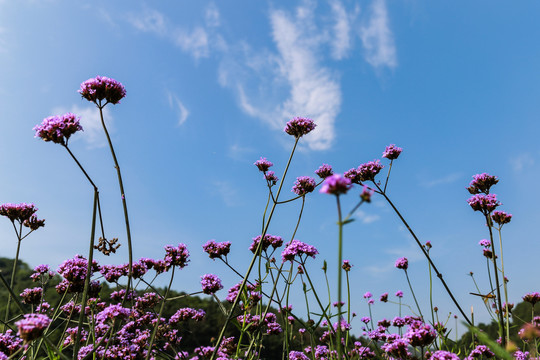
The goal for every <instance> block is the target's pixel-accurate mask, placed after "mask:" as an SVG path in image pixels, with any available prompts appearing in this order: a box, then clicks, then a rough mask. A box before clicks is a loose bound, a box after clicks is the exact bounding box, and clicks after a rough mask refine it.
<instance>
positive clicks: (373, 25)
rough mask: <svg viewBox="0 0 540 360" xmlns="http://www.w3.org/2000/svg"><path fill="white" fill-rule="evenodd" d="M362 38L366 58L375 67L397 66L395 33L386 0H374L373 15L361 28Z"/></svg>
mask: <svg viewBox="0 0 540 360" xmlns="http://www.w3.org/2000/svg"><path fill="white" fill-rule="evenodd" d="M360 38H361V39H362V44H363V46H364V51H365V58H366V61H367V62H368V63H370V64H371V65H372V66H373V67H375V68H381V67H384V66H386V67H388V68H394V67H396V66H397V54H396V46H395V44H394V35H393V33H392V31H391V30H390V20H389V19H388V10H387V9H386V2H385V0H373V3H372V5H371V16H370V18H369V20H368V21H367V25H364V26H362V27H361V28H360Z"/></svg>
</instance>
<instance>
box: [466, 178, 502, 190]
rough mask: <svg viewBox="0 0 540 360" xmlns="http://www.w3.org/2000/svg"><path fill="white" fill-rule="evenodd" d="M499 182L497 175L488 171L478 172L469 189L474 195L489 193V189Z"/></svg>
mask: <svg viewBox="0 0 540 360" xmlns="http://www.w3.org/2000/svg"><path fill="white" fill-rule="evenodd" d="M498 182H499V179H497V177H496V176H493V175H489V174H486V173H482V174H476V175H474V176H473V180H472V181H471V183H470V184H469V187H468V188H467V190H468V191H469V193H471V194H473V195H474V194H480V193H484V194H486V195H487V194H489V189H490V188H491V187H492V186H493V185H495V184H497V183H498Z"/></svg>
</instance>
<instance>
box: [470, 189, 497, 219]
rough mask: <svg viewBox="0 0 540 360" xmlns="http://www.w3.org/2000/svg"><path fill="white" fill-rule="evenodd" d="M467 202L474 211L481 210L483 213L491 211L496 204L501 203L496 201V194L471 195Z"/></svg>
mask: <svg viewBox="0 0 540 360" xmlns="http://www.w3.org/2000/svg"><path fill="white" fill-rule="evenodd" d="M467 202H468V203H469V205H470V206H471V208H472V209H473V210H474V211H481V212H482V213H483V214H484V215H487V214H489V213H491V212H492V211H493V210H495V209H496V208H497V206H499V205H501V203H500V202H499V201H497V195H495V194H488V195H485V194H477V195H473V196H471V197H470V198H469V200H467Z"/></svg>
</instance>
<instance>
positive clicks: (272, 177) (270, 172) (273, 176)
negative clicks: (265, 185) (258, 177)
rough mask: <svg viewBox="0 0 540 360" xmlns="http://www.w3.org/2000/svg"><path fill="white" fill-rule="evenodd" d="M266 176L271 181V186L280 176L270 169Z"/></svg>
mask: <svg viewBox="0 0 540 360" xmlns="http://www.w3.org/2000/svg"><path fill="white" fill-rule="evenodd" d="M264 178H265V179H266V181H268V182H269V183H270V186H274V185H276V184H277V182H278V178H277V176H276V174H275V173H274V172H273V171H268V172H267V173H265V174H264Z"/></svg>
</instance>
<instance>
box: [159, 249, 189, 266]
mask: <svg viewBox="0 0 540 360" xmlns="http://www.w3.org/2000/svg"><path fill="white" fill-rule="evenodd" d="M188 257H189V252H188V250H187V247H186V245H184V244H178V246H177V247H174V246H173V245H167V246H165V262H166V263H167V266H168V267H171V266H178V267H179V268H184V267H185V266H186V265H187V263H188V262H189V260H188Z"/></svg>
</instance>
